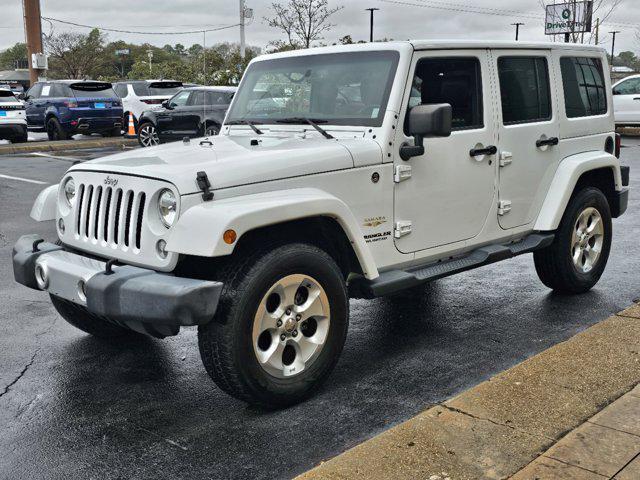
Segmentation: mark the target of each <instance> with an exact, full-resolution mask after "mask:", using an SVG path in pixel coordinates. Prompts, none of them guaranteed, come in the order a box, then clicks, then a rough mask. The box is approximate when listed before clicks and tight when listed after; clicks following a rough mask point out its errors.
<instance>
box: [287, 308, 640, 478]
mask: <svg viewBox="0 0 640 480" xmlns="http://www.w3.org/2000/svg"><path fill="white" fill-rule="evenodd" d="M638 383H640V306H639V305H634V306H633V307H631V308H629V309H627V310H625V311H623V312H620V313H619V314H617V315H614V316H612V317H610V318H608V319H606V320H604V321H603V322H600V323H598V324H596V325H594V326H593V327H591V328H589V329H588V330H585V331H584V332H582V333H580V334H578V335H576V336H574V337H572V338H571V339H569V340H567V341H566V342H563V343H560V344H558V345H555V346H553V347H552V348H550V349H548V350H545V351H544V352H542V353H540V354H538V355H535V356H533V357H531V358H529V359H527V360H525V361H524V362H522V363H520V364H518V365H516V366H514V367H512V368H510V369H509V370H506V371H504V372H501V373H500V374H498V375H496V376H495V377H493V378H491V379H490V380H488V381H486V382H483V383H481V384H479V385H477V386H476V387H474V388H472V389H470V390H467V391H466V392H463V393H462V394H460V395H458V396H457V397H454V398H452V399H451V400H448V401H446V402H444V403H442V404H439V405H436V406H434V407H432V408H430V409H428V410H426V411H425V412H423V413H421V414H419V415H417V416H416V417H414V418H412V419H410V420H408V421H406V422H404V423H402V424H400V425H398V426H396V427H394V428H392V429H390V430H387V431H385V432H383V433H381V434H380V435H378V436H376V437H374V438H372V439H370V440H368V441H366V442H364V443H362V444H360V445H358V446H356V447H354V448H352V449H351V450H348V451H347V452H345V453H343V454H341V455H339V456H337V457H335V458H333V459H331V460H329V461H327V462H325V463H322V464H320V465H319V466H317V467H316V468H314V469H312V470H310V471H309V472H306V473H304V474H302V475H300V476H299V477H298V479H304V480H308V479H345V480H346V479H367V480H373V479H394V480H401V479H416V478H420V479H425V480H428V479H433V480H444V479H447V478H450V479H451V480H460V479H477V478H508V477H509V476H511V475H513V474H515V473H516V472H518V471H519V470H521V469H522V468H523V467H525V466H526V465H527V464H529V463H530V462H531V461H532V460H534V459H535V458H537V457H538V456H539V455H540V454H542V453H543V452H545V451H546V450H547V449H548V448H549V447H550V446H551V445H553V444H554V443H555V442H556V441H557V440H558V439H560V438H561V437H563V436H564V435H565V434H566V433H567V432H569V431H571V430H573V429H575V428H576V427H578V426H580V425H581V424H582V423H584V422H585V421H586V420H588V419H589V418H591V417H592V416H593V415H594V414H596V413H597V412H599V411H600V410H602V408H604V407H605V406H606V405H608V404H610V403H611V402H612V401H614V400H616V399H617V398H619V397H621V396H622V395H623V394H625V393H626V392H628V391H630V390H631V389H632V388H633V387H634V386H635V385H637V384H638Z"/></svg>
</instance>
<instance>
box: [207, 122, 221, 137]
mask: <svg viewBox="0 0 640 480" xmlns="http://www.w3.org/2000/svg"><path fill="white" fill-rule="evenodd" d="M219 133H220V127H218V126H217V125H209V126H208V127H207V128H206V130H205V131H204V136H205V137H211V136H214V135H218V134H219Z"/></svg>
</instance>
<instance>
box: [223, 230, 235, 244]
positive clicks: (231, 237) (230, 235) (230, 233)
mask: <svg viewBox="0 0 640 480" xmlns="http://www.w3.org/2000/svg"><path fill="white" fill-rule="evenodd" d="M222 239H223V240H224V243H226V244H228V245H233V244H234V243H235V241H236V240H237V239H238V234H237V233H236V231H235V230H227V231H226V232H224V234H223V235H222Z"/></svg>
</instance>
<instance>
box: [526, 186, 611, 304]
mask: <svg viewBox="0 0 640 480" xmlns="http://www.w3.org/2000/svg"><path fill="white" fill-rule="evenodd" d="M611 237H612V226H611V212H610V210H609V202H608V201H607V198H606V197H605V196H604V194H603V193H602V191H600V190H599V189H597V188H593V187H587V188H585V189H583V190H581V191H580V192H578V193H577V194H576V195H574V196H573V197H572V198H571V200H570V201H569V204H568V205H567V209H566V210H565V213H564V216H563V217H562V221H561V222H560V226H559V228H558V231H557V232H556V238H555V240H554V241H553V243H552V244H551V245H550V246H548V247H546V248H543V249H541V250H538V251H536V252H534V253H533V258H534V262H535V266H536V272H537V273H538V276H539V277H540V280H542V283H544V284H545V285H546V286H547V287H549V288H552V289H553V290H555V291H558V292H561V293H583V292H586V291H588V290H590V289H591V288H592V287H593V286H594V285H595V284H596V283H598V280H600V276H601V275H602V272H603V271H604V268H605V266H606V265H607V259H608V258H609V251H610V250H611Z"/></svg>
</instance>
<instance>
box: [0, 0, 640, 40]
mask: <svg viewBox="0 0 640 480" xmlns="http://www.w3.org/2000/svg"><path fill="white" fill-rule="evenodd" d="M282 1H283V2H284V1H285V0H282ZM329 2H330V4H331V5H332V6H337V5H343V6H344V10H342V11H340V12H338V13H337V14H335V15H334V17H333V18H332V21H333V22H332V23H335V24H336V26H335V27H334V28H333V30H332V31H331V32H329V33H328V34H326V35H325V40H324V41H325V42H326V43H334V42H335V41H337V39H338V38H340V37H343V36H344V35H351V36H352V37H353V39H354V40H360V39H363V40H366V39H368V36H369V17H368V15H369V12H365V11H364V9H365V8H368V7H378V8H380V11H379V12H376V17H375V18H376V22H375V35H376V37H378V38H381V37H389V38H394V39H396V40H404V39H408V38H466V39H474V38H476V39H512V38H513V37H514V32H515V27H512V26H511V25H510V24H511V23H513V22H516V21H522V22H525V23H526V25H525V26H524V27H521V31H520V38H521V39H522V40H535V41H545V40H546V37H545V36H544V20H543V11H542V9H541V8H540V7H539V2H538V0H510V1H509V2H506V1H499V0H438V1H435V0H433V1H432V0H392V1H385V0H329ZM0 3H2V15H1V16H0V17H1V18H2V20H1V22H0V50H1V49H5V48H7V47H9V46H11V45H13V44H14V43H16V42H19V41H24V30H23V21H22V1H21V0H0ZM271 3H272V2H271V1H268V0H246V6H247V7H250V8H252V9H253V11H254V20H253V21H252V23H251V24H250V25H249V26H247V28H246V37H247V44H249V45H255V46H259V47H264V46H265V45H266V44H267V43H268V42H269V41H271V40H277V39H280V38H281V36H280V34H279V32H278V31H276V30H274V29H271V28H269V27H268V26H267V25H265V22H264V20H263V17H265V16H268V15H269V14H270V9H269V6H270V5H271ZM547 3H549V2H547ZM412 4H413V5H412ZM41 5H42V15H43V16H46V17H52V18H58V19H61V20H66V21H71V22H76V23H82V24H87V25H95V26H100V27H110V28H121V29H127V30H142V31H159V32H164V33H165V34H164V35H140V34H120V33H109V34H108V37H109V40H117V39H123V40H126V41H129V42H134V43H144V42H149V43H152V44H155V45H158V46H162V45H165V44H167V43H171V44H174V43H182V44H183V45H186V46H189V45H191V44H193V43H202V34H186V35H168V32H172V31H174V32H175V31H184V30H193V29H202V28H215V27H218V26H224V25H233V24H237V23H238V10H239V8H238V0H176V1H163V0H135V1H131V0H127V1H125V0H85V1H78V0H43V1H41ZM417 5H422V7H420V6H417ZM434 7H440V8H434ZM463 10H475V12H473V13H469V12H465V11H463ZM505 10H506V11H505ZM482 12H485V13H482ZM486 12H491V13H493V14H487V13H486ZM638 26H640V2H638V1H637V0H624V1H623V3H622V6H621V7H619V8H618V10H616V12H615V14H614V15H613V17H612V19H611V20H610V23H609V24H608V25H607V24H605V25H603V28H602V30H601V32H602V33H601V37H602V38H603V41H602V44H603V45H604V46H608V47H609V48H610V35H608V34H607V33H606V32H608V31H610V30H622V33H620V34H619V35H618V37H617V40H616V51H620V50H621V49H622V50H634V51H636V52H638V51H640V41H639V40H638V39H637V37H636V31H637V28H638ZM50 28H51V26H50V24H49V23H47V22H43V29H44V30H45V31H49V30H50ZM54 29H55V31H58V32H60V31H65V30H74V31H80V32H87V31H88V30H87V29H85V28H77V27H70V26H66V25H60V24H54ZM238 39H239V32H238V28H237V27H234V28H230V29H227V30H222V31H218V32H209V33H207V44H209V45H210V44H213V43H217V42H222V41H231V42H236V41H238Z"/></svg>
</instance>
